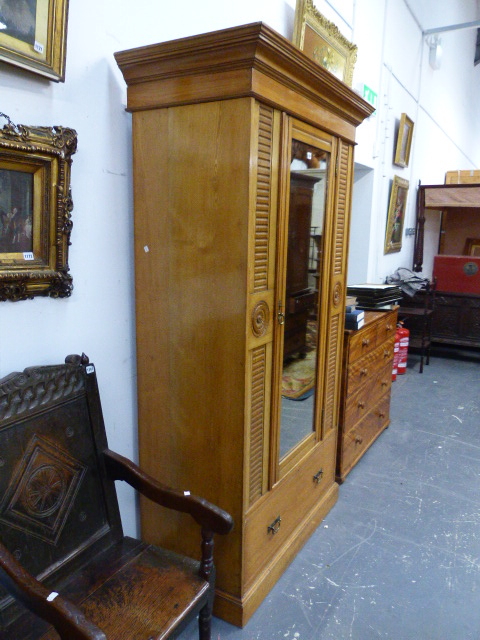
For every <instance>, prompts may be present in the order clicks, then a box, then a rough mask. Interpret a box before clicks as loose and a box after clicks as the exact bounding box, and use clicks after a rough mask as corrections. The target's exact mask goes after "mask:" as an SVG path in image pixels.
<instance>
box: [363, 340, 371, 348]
mask: <svg viewBox="0 0 480 640" xmlns="http://www.w3.org/2000/svg"><path fill="white" fill-rule="evenodd" d="M369 344H370V338H364V339H363V340H362V347H368V345H369Z"/></svg>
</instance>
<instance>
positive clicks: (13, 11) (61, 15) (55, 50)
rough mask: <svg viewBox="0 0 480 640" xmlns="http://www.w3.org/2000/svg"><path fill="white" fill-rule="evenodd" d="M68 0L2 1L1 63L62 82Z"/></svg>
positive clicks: (0, 10)
mask: <svg viewBox="0 0 480 640" xmlns="http://www.w3.org/2000/svg"><path fill="white" fill-rule="evenodd" d="M67 15H68V0H2V1H1V2H0V60H3V61H4V62H9V63H11V64H14V65H16V66H18V67H23V68H24V69H28V70H29V71H33V72H34V73H38V74H40V75H43V76H46V77H47V78H50V80H55V81H57V82H63V81H64V80H65V58H66V50H67Z"/></svg>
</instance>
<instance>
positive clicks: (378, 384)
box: [343, 362, 392, 433]
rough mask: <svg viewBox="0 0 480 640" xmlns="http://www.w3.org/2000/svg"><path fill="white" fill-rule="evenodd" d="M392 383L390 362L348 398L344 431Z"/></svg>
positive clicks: (350, 427)
mask: <svg viewBox="0 0 480 640" xmlns="http://www.w3.org/2000/svg"><path fill="white" fill-rule="evenodd" d="M391 384H392V369H391V364H390V362H387V364H386V365H384V366H383V367H382V369H380V371H376V372H375V373H374V374H373V375H371V376H370V378H369V379H368V380H367V382H366V383H365V384H364V385H362V386H361V387H360V388H359V389H358V390H357V391H356V392H355V393H354V394H352V395H351V396H350V397H349V398H348V402H347V405H346V407H345V413H344V421H343V432H344V433H348V431H350V429H352V427H353V426H354V425H355V424H356V423H357V422H358V421H359V420H361V419H362V418H363V417H364V416H366V415H367V413H369V411H370V410H371V409H372V407H373V406H374V405H375V404H376V403H377V402H378V401H379V400H380V398H381V397H382V395H384V394H385V393H386V392H387V391H389V389H390V387H391Z"/></svg>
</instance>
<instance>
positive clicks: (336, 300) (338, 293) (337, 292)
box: [333, 282, 342, 307]
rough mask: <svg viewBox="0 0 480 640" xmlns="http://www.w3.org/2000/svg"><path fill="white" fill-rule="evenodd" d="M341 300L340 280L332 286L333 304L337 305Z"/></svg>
mask: <svg viewBox="0 0 480 640" xmlns="http://www.w3.org/2000/svg"><path fill="white" fill-rule="evenodd" d="M341 300H342V285H341V284H340V282H337V283H336V285H335V286H334V287H333V306H334V307H338V305H339V304H340V302H341Z"/></svg>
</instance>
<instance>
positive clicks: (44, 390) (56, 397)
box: [0, 363, 121, 624]
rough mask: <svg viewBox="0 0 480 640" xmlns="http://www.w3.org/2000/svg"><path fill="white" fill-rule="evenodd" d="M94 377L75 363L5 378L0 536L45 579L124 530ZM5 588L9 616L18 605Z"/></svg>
mask: <svg viewBox="0 0 480 640" xmlns="http://www.w3.org/2000/svg"><path fill="white" fill-rule="evenodd" d="M90 366H92V365H90ZM89 385H90V382H89V380H88V375H86V374H85V372H84V369H83V367H80V366H78V364H73V363H68V364H65V365H59V366H48V367H31V368H29V369H26V370H25V371H24V372H23V373H15V374H11V375H10V376H8V377H7V378H4V379H3V380H1V381H0V467H1V470H2V472H1V474H0V495H1V496H3V498H2V500H1V503H0V539H1V541H2V542H3V544H4V545H5V546H6V547H7V548H8V549H9V551H10V552H11V553H13V554H14V556H15V557H16V558H17V559H18V560H19V561H20V562H21V563H22V565H23V566H24V567H25V568H27V569H28V570H29V571H30V572H31V573H32V574H33V575H35V576H37V577H41V578H42V580H43V579H45V578H47V580H48V576H50V575H53V574H55V576H56V578H60V579H61V578H62V576H63V575H68V573H70V572H71V571H72V570H73V569H75V568H76V567H78V566H80V564H81V563H82V558H85V557H88V555H90V554H92V553H94V552H97V551H99V550H100V549H102V548H103V547H106V546H108V545H110V544H111V542H112V540H113V539H117V538H118V537H119V536H120V534H121V525H120V521H119V518H118V506H116V505H115V504H114V505H113V507H110V506H108V503H107V496H108V495H110V494H111V487H110V486H109V484H108V483H107V481H106V479H105V477H104V474H103V471H102V468H101V466H100V463H99V460H100V458H99V456H98V449H99V445H100V448H101V447H102V442H98V441H97V438H96V432H97V428H96V427H97V424H96V423H97V421H98V420H101V413H100V414H99V413H98V410H99V408H98V407H97V406H95V402H93V403H92V402H89V392H90V391H92V390H91V389H89ZM95 385H96V383H95ZM100 439H101V438H100ZM67 564H68V568H67V566H66V565H67ZM72 567H73V568H72ZM2 596H3V598H2V599H1V602H0V612H1V617H2V622H3V623H4V624H5V623H6V622H7V621H8V620H9V619H11V617H12V616H16V615H17V614H16V612H15V611H16V607H17V605H13V606H10V605H11V600H10V598H8V597H6V595H5V592H3V590H2V591H0V597H2Z"/></svg>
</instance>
